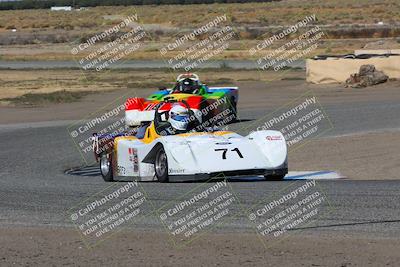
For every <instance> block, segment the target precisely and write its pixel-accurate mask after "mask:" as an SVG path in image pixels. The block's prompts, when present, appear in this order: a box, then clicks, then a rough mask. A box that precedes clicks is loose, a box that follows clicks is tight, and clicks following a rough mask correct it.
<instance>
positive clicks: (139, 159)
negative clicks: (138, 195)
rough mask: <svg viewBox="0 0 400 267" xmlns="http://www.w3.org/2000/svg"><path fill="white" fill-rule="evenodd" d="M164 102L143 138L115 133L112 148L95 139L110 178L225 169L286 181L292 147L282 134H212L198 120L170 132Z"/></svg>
mask: <svg viewBox="0 0 400 267" xmlns="http://www.w3.org/2000/svg"><path fill="white" fill-rule="evenodd" d="M164 104H165V103H164V102H160V103H159V104H158V105H157V106H156V108H155V110H154V118H153V121H152V122H151V123H150V124H149V125H148V126H147V127H146V128H145V132H144V134H143V135H142V136H140V137H137V136H131V135H120V136H115V137H113V140H112V142H111V144H112V146H111V147H109V148H108V149H104V148H103V147H102V145H101V144H104V143H105V142H102V141H101V139H102V137H97V138H96V139H95V141H94V148H95V149H94V150H95V153H96V157H97V158H99V159H100V171H101V174H102V176H103V179H104V180H105V181H114V180H120V181H121V180H124V181H127V180H128V181H132V180H136V181H154V180H158V181H159V182H168V181H172V180H179V181H182V180H205V179H208V178H210V177H214V176H216V175H219V174H221V173H222V174H223V175H225V176H228V177H231V176H253V175H263V176H264V177H265V178H267V179H275V180H276V179H279V180H281V179H283V177H284V176H285V175H286V174H287V172H288V164H287V146H286V141H285V139H284V137H283V135H282V134H281V133H280V132H278V131H270V130H267V131H256V132H252V133H250V134H249V135H247V136H241V135H239V134H236V133H234V132H230V131H211V132H207V131H204V129H201V128H197V127H195V126H196V125H197V126H199V125H201V124H200V121H194V125H192V126H191V127H188V128H187V129H188V131H187V132H180V133H178V134H169V133H168V131H166V130H167V129H169V128H171V124H170V123H169V120H168V119H167V118H166V117H167V116H168V115H167V114H169V116H171V111H162V110H161V109H160V107H162V106H163V105H164ZM180 104H181V103H180ZM185 105H186V107H187V110H189V112H190V113H191V117H193V111H191V110H190V109H189V105H187V104H185ZM175 108H176V106H175V107H173V108H172V109H171V110H173V109H175ZM178 108H179V107H178ZM179 117H180V115H179V114H178V115H177V118H179ZM198 130H200V131H198ZM99 144H100V145H99ZM108 144H110V143H108Z"/></svg>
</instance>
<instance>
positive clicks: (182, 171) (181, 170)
mask: <svg viewBox="0 0 400 267" xmlns="http://www.w3.org/2000/svg"><path fill="white" fill-rule="evenodd" d="M168 173H185V170H184V169H172V168H169V169H168Z"/></svg>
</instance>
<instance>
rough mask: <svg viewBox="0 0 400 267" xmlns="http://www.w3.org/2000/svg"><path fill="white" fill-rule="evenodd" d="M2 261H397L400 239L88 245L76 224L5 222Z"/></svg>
mask: <svg viewBox="0 0 400 267" xmlns="http://www.w3.org/2000/svg"><path fill="white" fill-rule="evenodd" d="M0 235H1V237H2V238H1V239H2V244H7V245H6V246H4V245H3V246H1V247H0V255H1V256H0V265H2V266H11V265H18V266H62V265H67V266H68V265H73V266H99V265H110V266H116V265H118V266H125V265H127V266H128V265H129V266H238V265H240V266H396V265H397V264H398V262H399V260H400V256H399V254H398V250H399V248H400V240H399V239H395V238H391V239H382V238H374V237H357V236H355V237H351V238H350V237H349V236H337V235H336V236H335V237H328V236H301V235H297V234H296V235H292V236H290V237H288V238H287V239H285V240H284V241H282V242H279V243H275V244H274V243H273V244H272V246H271V247H270V248H266V247H264V245H263V244H262V243H261V242H260V240H258V237H257V236H255V235H253V234H239V233H234V234H233V233H225V234H207V235H204V236H202V237H201V238H200V239H198V240H196V241H194V242H193V243H191V245H190V246H188V247H184V248H181V249H177V248H175V247H174V246H173V245H172V244H171V243H170V242H169V240H168V236H167V235H166V234H165V233H159V232H148V231H140V230H136V231H122V232H119V233H118V234H116V235H114V236H112V237H111V238H109V239H107V240H106V241H105V242H102V243H100V244H99V245H97V246H96V247H94V248H91V249H88V248H87V247H85V245H84V243H83V242H82V241H81V240H80V236H79V234H78V233H77V232H76V230H74V229H72V228H42V227H34V228H33V227H28V228H26V227H10V228H7V227H2V228H0Z"/></svg>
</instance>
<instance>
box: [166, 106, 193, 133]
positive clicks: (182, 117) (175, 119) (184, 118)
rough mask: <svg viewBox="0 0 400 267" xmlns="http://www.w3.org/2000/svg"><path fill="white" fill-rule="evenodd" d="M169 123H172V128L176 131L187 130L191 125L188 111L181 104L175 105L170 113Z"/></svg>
mask: <svg viewBox="0 0 400 267" xmlns="http://www.w3.org/2000/svg"><path fill="white" fill-rule="evenodd" d="M168 121H169V122H170V123H171V126H172V127H173V128H174V129H176V130H180V131H185V130H187V126H188V124H189V111H188V109H187V108H185V107H183V106H181V105H179V104H174V105H173V106H172V108H171V110H170V111H169V118H168Z"/></svg>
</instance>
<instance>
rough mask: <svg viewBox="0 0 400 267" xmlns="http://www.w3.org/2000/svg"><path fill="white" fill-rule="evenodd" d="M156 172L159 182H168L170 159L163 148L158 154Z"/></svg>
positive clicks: (155, 164)
mask: <svg viewBox="0 0 400 267" xmlns="http://www.w3.org/2000/svg"><path fill="white" fill-rule="evenodd" d="M154 171H155V173H156V177H157V180H158V181H159V182H161V183H167V182H168V159H167V154H166V153H165V150H164V148H163V147H160V149H159V150H158V151H157V153H156V159H155V161H154Z"/></svg>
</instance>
